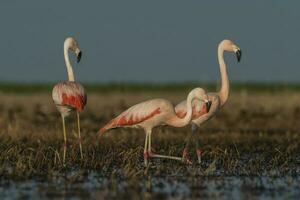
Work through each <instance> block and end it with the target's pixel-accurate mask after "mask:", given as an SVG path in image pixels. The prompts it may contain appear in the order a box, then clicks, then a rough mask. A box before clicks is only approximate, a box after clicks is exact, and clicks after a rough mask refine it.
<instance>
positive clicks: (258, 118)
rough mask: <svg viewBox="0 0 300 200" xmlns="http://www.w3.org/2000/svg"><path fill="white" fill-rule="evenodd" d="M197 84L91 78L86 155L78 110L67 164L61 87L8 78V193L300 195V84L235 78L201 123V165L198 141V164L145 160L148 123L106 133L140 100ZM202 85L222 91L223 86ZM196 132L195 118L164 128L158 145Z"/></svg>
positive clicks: (2, 113)
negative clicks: (56, 93) (58, 100)
mask: <svg viewBox="0 0 300 200" xmlns="http://www.w3.org/2000/svg"><path fill="white" fill-rule="evenodd" d="M198 84H199V83H197V84H177V85H176V84H175V85H174V84H173V85H139V84H127V85H122V84H115V85H101V86H100V85H88V84H87V86H86V90H87V92H88V93H89V96H88V104H87V107H86V109H85V110H84V112H82V114H81V129H82V144H83V155H84V158H83V159H81V158H80V152H79V146H78V136H77V132H76V130H77V129H76V118H75V117H76V116H75V115H72V116H71V117H70V118H68V119H67V134H68V143H67V149H68V151H67V156H66V165H63V163H62V154H63V135H62V127H61V120H60V118H59V117H60V115H59V113H58V112H57V110H56V108H55V105H54V104H53V102H52V99H51V93H50V92H49V91H51V87H52V86H51V85H47V84H45V85H23V86H21V85H11V84H2V85H1V87H0V88H1V94H0V126H1V129H0V175H1V181H0V188H1V194H0V198H1V199H4V198H9V197H15V198H22V199H31V198H32V197H37V198H38V197H39V198H46V199H47V198H48V199H52V198H62V199H63V198H68V197H69V198H74V199H78V198H80V199H106V198H116V199H119V198H121V197H123V198H133V199H140V198H146V199H151V198H162V199H171V198H172V199H173V198H174V199H180V198H198V197H206V198H209V199H215V198H221V197H222V198H227V199H232V198H246V199H247V198H253V197H256V198H275V199H280V198H292V197H294V198H295V197H297V196H298V195H299V193H300V192H299V191H300V190H299V189H300V188H299V187H300V184H299V183H300V178H299V172H300V156H299V153H300V146H299V145H300V135H299V134H300V124H299V119H300V104H299V99H300V89H299V86H297V85H280V84H277V85H271V84H270V85H267V84H233V85H232V92H231V95H230V101H228V103H227V104H226V106H225V107H224V108H223V109H222V111H220V112H219V113H218V114H217V115H216V117H214V118H213V119H211V120H210V121H208V122H207V123H205V124H203V126H202V127H201V128H200V130H199V134H198V137H199V140H200V146H201V148H202V149H203V150H204V153H203V159H202V163H201V164H200V165H199V164H197V162H196V153H195V149H191V159H192V160H193V161H194V163H193V164H192V165H187V164H185V163H182V162H179V161H173V160H163V159H158V158H151V160H150V165H149V166H148V167H144V165H143V144H144V138H145V133H144V132H143V131H142V130H138V129H129V128H120V129H114V130H111V131H108V132H107V133H105V134H104V135H103V136H102V137H98V135H97V132H98V131H99V129H100V128H101V127H102V126H103V125H104V124H105V123H107V122H108V121H109V120H110V119H111V118H112V117H114V116H116V115H118V114H119V113H120V112H122V111H123V110H125V109H126V108H128V107H130V106H131V105H134V104H136V103H138V102H141V101H144V100H146V99H150V98H155V97H162V98H166V99H169V100H170V101H171V102H173V103H174V104H176V103H178V102H180V101H181V100H183V99H184V98H186V95H187V92H188V91H189V90H190V89H191V88H193V87H195V86H196V85H198ZM200 85H202V86H203V88H206V89H207V90H215V89H216V85H214V84H200ZM20 88H21V90H20ZM287 96H288V97H289V99H288V101H287V98H286V97H287ZM189 132H190V127H189V126H187V127H184V128H176V129H175V128H171V127H168V126H162V127H157V128H155V129H154V130H153V149H154V152H158V153H163V154H168V155H176V156H181V154H182V151H183V148H184V142H185V138H186V136H187V135H188V134H189ZM194 137H196V136H194ZM195 139H196V138H195Z"/></svg>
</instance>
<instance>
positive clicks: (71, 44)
mask: <svg viewBox="0 0 300 200" xmlns="http://www.w3.org/2000/svg"><path fill="white" fill-rule="evenodd" d="M64 45H65V47H66V48H67V49H70V50H71V51H73V52H74V53H75V55H76V58H77V63H79V62H80V60H81V56H82V52H81V50H80V48H79V45H78V42H77V41H76V40H75V39H74V38H73V37H68V38H67V39H66V40H65V44H64Z"/></svg>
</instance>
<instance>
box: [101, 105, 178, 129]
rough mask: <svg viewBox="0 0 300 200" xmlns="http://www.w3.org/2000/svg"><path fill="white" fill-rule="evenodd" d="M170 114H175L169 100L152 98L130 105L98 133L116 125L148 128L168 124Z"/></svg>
mask: <svg viewBox="0 0 300 200" xmlns="http://www.w3.org/2000/svg"><path fill="white" fill-rule="evenodd" d="M172 115H173V116H174V115H176V114H175V111H174V107H173V105H172V104H171V103H170V102H169V101H167V100H165V99H152V100H148V101H145V102H142V103H139V104H136V105H134V106H132V107H130V108H129V109H127V110H126V111H124V112H123V113H121V114H120V115H119V116H118V117H116V118H114V119H112V120H111V121H110V122H109V123H108V124H107V125H105V126H104V127H103V128H102V129H101V130H100V133H104V132H105V131H107V130H109V129H112V128H117V127H141V128H143V129H145V130H149V129H152V128H154V127H156V126H158V125H161V124H168V121H169V120H170V118H171V116H172Z"/></svg>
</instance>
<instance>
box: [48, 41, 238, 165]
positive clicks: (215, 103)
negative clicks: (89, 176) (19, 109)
mask: <svg viewBox="0 0 300 200" xmlns="http://www.w3.org/2000/svg"><path fill="white" fill-rule="evenodd" d="M69 51H72V52H74V53H75V55H76V57H77V62H79V61H80V59H81V56H82V52H81V50H80V48H79V45H78V42H77V41H76V40H75V39H74V38H72V37H69V38H67V39H66V40H65V42H64V58H65V64H66V68H67V74H68V80H67V81H62V82H59V83H57V84H56V85H55V86H54V88H53V91H52V99H53V102H54V104H55V106H56V107H57V109H58V111H59V112H60V115H61V118H62V129H63V138H64V143H63V164H64V165H65V160H66V153H67V132H66V124H65V118H66V117H67V116H69V115H70V114H71V113H72V112H76V116H77V129H78V131H77V133H78V140H79V151H80V156H81V159H83V150H82V144H81V133H80V112H82V111H83V109H84V107H85V105H86V103H87V94H86V92H85V90H84V87H83V86H82V85H81V84H80V83H78V82H76V81H75V77H74V72H73V67H72V65H71V62H70V58H69ZM224 52H234V53H235V54H236V57H237V60H238V62H239V61H240V59H241V55H242V54H241V49H240V48H239V47H238V46H237V45H235V44H234V43H233V42H232V41H230V40H223V41H221V42H220V44H219V46H218V61H219V66H220V73H221V89H220V91H219V92H216V93H206V92H205V90H204V89H202V88H200V87H197V88H194V89H193V90H191V91H190V92H189V93H188V95H187V98H186V100H184V101H182V102H180V103H179V104H178V105H176V106H174V105H173V104H172V103H171V102H170V101H168V100H166V99H152V100H148V101H144V102H141V103H139V104H136V105H134V106H132V107H130V108H128V109H127V110H125V111H124V112H122V113H121V114H119V115H118V116H117V117H115V118H114V119H112V120H110V121H109V122H108V123H107V124H106V125H104V126H103V127H102V128H101V129H100V130H99V132H98V133H99V136H102V135H103V134H104V133H105V132H107V131H109V130H111V129H115V128H121V127H131V128H142V129H143V130H144V132H145V134H146V136H145V144H144V154H143V155H144V164H145V166H147V165H148V164H149V159H150V158H151V157H153V158H166V159H174V160H179V161H183V162H186V163H188V164H192V161H190V159H189V156H188V152H189V148H190V146H191V144H190V143H191V138H192V137H193V136H194V135H197V132H198V129H199V127H200V125H201V124H203V123H204V122H206V121H208V120H209V119H211V118H212V117H213V116H215V115H216V113H217V111H219V110H220V109H221V108H222V107H223V106H224V104H225V103H226V101H227V99H228V97H229V79H228V75H227V70H226V64H225V61H224ZM188 124H191V132H190V134H189V136H187V142H186V145H185V148H184V150H183V153H182V157H176V156H170V155H161V154H156V153H153V152H152V148H151V135H152V129H153V128H154V127H157V126H161V125H169V126H173V127H178V128H179V127H184V126H186V125H188ZM195 143H196V144H195V146H196V154H197V158H198V163H201V155H202V150H201V149H200V148H199V142H198V140H195Z"/></svg>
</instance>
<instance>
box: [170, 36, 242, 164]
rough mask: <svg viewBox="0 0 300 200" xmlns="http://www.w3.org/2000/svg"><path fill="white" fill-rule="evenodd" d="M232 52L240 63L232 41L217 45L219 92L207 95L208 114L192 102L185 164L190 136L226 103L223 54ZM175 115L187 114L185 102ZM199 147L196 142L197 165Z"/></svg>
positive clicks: (199, 155) (185, 158)
mask: <svg viewBox="0 0 300 200" xmlns="http://www.w3.org/2000/svg"><path fill="white" fill-rule="evenodd" d="M225 51H227V52H234V53H235V54H236V57H237V61H238V62H240V60H241V56H242V52H241V49H240V48H239V47H238V46H237V45H235V44H234V43H233V42H232V41H230V40H223V41H221V42H220V43H219V46H218V61H219V65H220V73H221V90H220V91H219V92H216V93H208V94H207V95H208V98H209V102H210V105H208V107H209V112H208V113H203V112H202V111H201V109H200V108H201V104H202V102H199V101H193V108H194V109H193V115H192V116H193V117H192V120H191V134H190V135H189V137H188V138H187V143H186V146H185V148H184V150H183V154H182V159H184V160H186V161H187V162H190V161H189V159H188V148H189V144H190V141H191V138H192V135H194V134H195V133H197V130H198V129H199V127H200V125H201V124H202V123H204V122H206V121H208V120H209V119H210V118H212V117H213V116H215V114H216V113H217V111H219V110H220V109H221V108H222V107H223V106H224V104H225V103H226V101H227V99H228V96H229V79H228V76H227V71H226V64H225V61H224V52H225ZM175 111H176V114H177V115H178V116H179V117H185V115H186V113H187V106H186V101H182V102H181V103H179V104H178V105H177V106H176V107H175ZM198 147H199V141H198V140H196V154H197V158H198V163H199V164H200V163H201V156H202V151H201V149H199V148H198Z"/></svg>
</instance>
